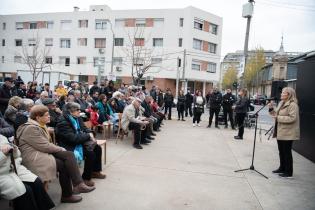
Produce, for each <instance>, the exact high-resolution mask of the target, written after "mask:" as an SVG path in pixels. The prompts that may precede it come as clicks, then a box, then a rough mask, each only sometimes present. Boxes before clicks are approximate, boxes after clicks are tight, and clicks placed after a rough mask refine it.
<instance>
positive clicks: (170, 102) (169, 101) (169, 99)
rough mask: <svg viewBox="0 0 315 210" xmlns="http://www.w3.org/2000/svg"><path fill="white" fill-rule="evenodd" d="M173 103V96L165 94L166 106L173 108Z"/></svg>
mask: <svg viewBox="0 0 315 210" xmlns="http://www.w3.org/2000/svg"><path fill="white" fill-rule="evenodd" d="M173 101H174V96H173V94H168V93H165V95H164V102H165V106H172V105H173Z"/></svg>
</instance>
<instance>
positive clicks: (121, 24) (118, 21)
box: [115, 19, 125, 27]
mask: <svg viewBox="0 0 315 210" xmlns="http://www.w3.org/2000/svg"><path fill="white" fill-rule="evenodd" d="M124 26H125V20H124V19H116V20H115V27H124Z"/></svg>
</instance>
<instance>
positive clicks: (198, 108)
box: [194, 96, 206, 113]
mask: <svg viewBox="0 0 315 210" xmlns="http://www.w3.org/2000/svg"><path fill="white" fill-rule="evenodd" d="M197 97H198V96H195V97H194V112H198V113H203V112H204V106H205V103H206V99H205V98H204V97H202V96H200V97H201V98H202V103H197Z"/></svg>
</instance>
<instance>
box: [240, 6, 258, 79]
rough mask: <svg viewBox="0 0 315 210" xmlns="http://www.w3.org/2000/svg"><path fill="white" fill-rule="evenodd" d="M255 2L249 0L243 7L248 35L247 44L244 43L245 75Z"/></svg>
mask: <svg viewBox="0 0 315 210" xmlns="http://www.w3.org/2000/svg"><path fill="white" fill-rule="evenodd" d="M254 2H255V1H254V0H248V3H246V4H244V5H243V13H242V16H243V17H244V18H247V25H246V34H245V43H244V75H245V71H246V65H247V58H248V40H249V30H250V22H251V19H252V16H253V12H254V4H253V3H254Z"/></svg>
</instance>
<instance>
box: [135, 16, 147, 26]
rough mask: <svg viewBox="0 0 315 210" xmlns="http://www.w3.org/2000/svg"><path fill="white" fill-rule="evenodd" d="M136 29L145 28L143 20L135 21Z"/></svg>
mask: <svg viewBox="0 0 315 210" xmlns="http://www.w3.org/2000/svg"><path fill="white" fill-rule="evenodd" d="M136 27H145V19H144V18H141V19H136Z"/></svg>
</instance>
